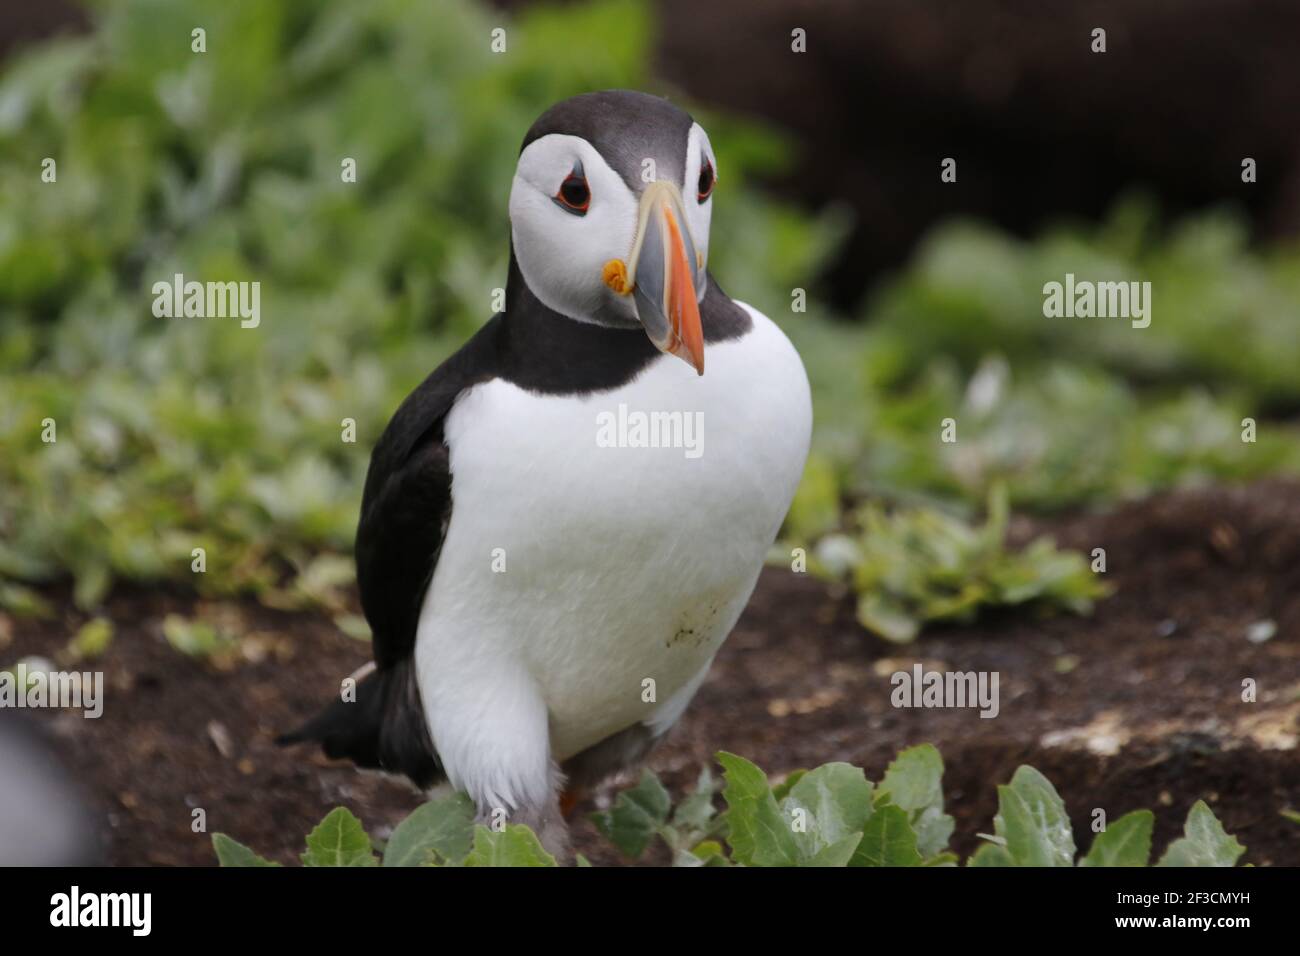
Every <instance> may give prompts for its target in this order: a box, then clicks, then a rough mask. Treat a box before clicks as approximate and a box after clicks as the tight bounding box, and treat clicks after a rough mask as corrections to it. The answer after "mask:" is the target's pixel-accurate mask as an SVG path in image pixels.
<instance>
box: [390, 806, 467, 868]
mask: <svg viewBox="0 0 1300 956" xmlns="http://www.w3.org/2000/svg"><path fill="white" fill-rule="evenodd" d="M473 842H474V803H473V801H471V800H470V798H469V797H467V796H465V795H464V794H462V793H453V794H451V795H450V796H447V797H445V798H443V799H442V800H435V801H431V802H429V803H426V804H424V805H423V806H420V807H417V808H416V809H415V811H414V812H413V813H411V815H410V816H408V817H407V818H406V819H405V820H403V821H402V822H401V823H399V824H398V825H397V827H396V829H394V830H393V835H392V837H390V838H389V840H388V846H386V847H385V848H384V866H422V865H424V864H426V863H433V862H437V860H438V858H441V859H443V860H447V861H452V862H458V861H460V860H463V859H464V858H465V857H466V855H467V854H468V853H469V851H470V848H471V846H473ZM434 854H436V856H435V855H434Z"/></svg>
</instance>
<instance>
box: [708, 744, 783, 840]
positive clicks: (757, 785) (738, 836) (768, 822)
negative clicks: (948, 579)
mask: <svg viewBox="0 0 1300 956" xmlns="http://www.w3.org/2000/svg"><path fill="white" fill-rule="evenodd" d="M717 760H718V763H720V764H722V767H723V776H724V778H725V779H726V782H727V785H726V787H724V788H723V791H722V798H723V799H724V800H725V801H726V802H727V826H728V830H729V836H728V838H727V839H728V842H729V843H730V844H731V849H732V853H733V855H734V857H735V859H736V861H737V862H739V863H743V864H745V865H746V866H795V865H797V864H798V862H799V848H798V845H797V844H796V842H795V838H794V833H793V832H792V831H791V829H790V823H789V821H788V820H786V819H785V817H784V816H783V815H782V814H781V809H780V807H778V806H777V803H776V798H775V797H773V796H772V791H771V790H770V789H769V788H768V785H767V776H766V775H765V774H764V773H763V771H762V770H759V769H758V767H756V766H754V765H753V764H752V763H750V762H749V761H748V760H746V759H745V758H743V757H737V756H736V755H735V754H731V753H727V752H726V751H721V752H719V753H718V755H717Z"/></svg>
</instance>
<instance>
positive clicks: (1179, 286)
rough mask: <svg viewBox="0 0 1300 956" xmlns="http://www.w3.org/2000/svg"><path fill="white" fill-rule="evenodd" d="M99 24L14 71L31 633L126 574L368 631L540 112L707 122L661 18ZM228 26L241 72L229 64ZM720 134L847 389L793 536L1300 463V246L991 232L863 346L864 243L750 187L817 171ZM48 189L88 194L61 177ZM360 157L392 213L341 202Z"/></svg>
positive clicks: (1124, 224) (360, 168)
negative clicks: (998, 501)
mask: <svg viewBox="0 0 1300 956" xmlns="http://www.w3.org/2000/svg"><path fill="white" fill-rule="evenodd" d="M96 10H97V22H96V27H95V29H94V31H93V32H92V33H91V34H90V35H88V36H84V37H77V38H68V39H60V40H55V41H50V42H46V43H44V44H42V45H40V46H39V47H37V48H35V49H33V50H32V51H30V52H28V53H26V54H23V55H20V56H17V57H15V58H12V59H11V60H10V61H9V62H7V63H6V64H5V66H4V72H3V74H0V606H3V607H9V608H11V609H16V610H26V611H29V612H39V611H40V610H41V609H42V608H44V607H46V606H47V605H46V604H45V602H43V601H42V600H41V598H40V596H39V595H37V594H36V593H35V592H33V591H31V590H29V589H27V588H25V587H24V586H23V583H24V582H26V583H31V582H41V581H45V580H49V579H52V578H55V577H57V576H59V575H62V574H65V573H70V574H71V575H72V577H73V579H74V581H75V583H76V591H75V596H76V599H77V602H78V603H79V604H80V605H81V606H83V607H90V606H93V605H95V604H96V603H97V602H98V601H99V599H100V598H101V597H102V596H103V595H104V593H105V592H106V590H107V589H108V587H109V586H110V585H111V583H112V581H113V580H115V579H119V578H126V579H133V580H163V579H181V580H186V581H193V582H195V583H197V586H198V588H199V589H200V590H201V591H203V592H205V593H248V592H252V593H256V594H258V595H259V596H260V597H261V599H262V600H263V601H264V602H266V603H268V604H271V605H273V606H276V607H284V608H293V607H301V606H306V605H323V606H324V607H326V608H327V609H329V610H330V611H332V612H333V613H335V614H337V615H342V616H343V617H340V620H341V621H343V620H346V623H347V627H348V629H349V633H353V632H357V633H363V632H364V627H361V626H359V625H358V621H357V619H355V618H352V617H347V616H346V610H347V603H348V602H347V600H346V598H345V597H344V596H343V595H342V592H341V590H340V589H341V587H343V586H344V585H345V584H346V582H347V581H348V580H349V579H350V568H349V565H348V561H347V559H346V558H341V557H340V555H343V554H346V553H347V552H348V551H349V550H350V546H351V538H352V534H353V530H354V528H355V521H356V513H357V506H358V503H359V497H360V489H361V483H362V479H363V476H364V473H365V468H366V464H367V460H368V451H369V448H370V447H371V445H372V444H373V442H374V440H375V439H376V438H377V437H378V435H379V433H380V431H381V430H382V428H383V426H384V424H385V423H386V421H387V419H388V417H389V416H390V415H391V414H392V411H393V409H394V408H395V407H396V406H397V404H398V403H399V402H400V400H401V399H402V398H403V397H404V396H405V395H406V394H407V392H408V391H409V390H410V389H411V388H412V387H414V385H415V384H416V383H417V382H418V381H419V380H420V379H421V378H423V377H424V376H425V375H426V374H427V373H428V372H429V371H430V370H431V369H432V368H433V367H435V366H436V365H437V363H438V362H439V361H441V360H442V359H443V358H445V357H446V356H447V355H448V354H450V353H451V352H452V351H453V350H454V349H455V348H457V347H458V346H459V345H460V344H461V343H462V342H463V341H464V340H465V339H466V338H467V337H468V336H469V335H471V334H472V333H473V331H474V330H475V329H477V328H478V327H479V326H480V325H481V324H482V323H483V322H484V321H485V320H486V319H487V317H488V315H489V309H490V302H491V294H492V290H493V289H494V288H495V287H498V286H501V285H503V284H504V281H505V271H506V264H507V254H508V224H507V218H506V199H507V196H508V193H509V188H510V182H511V177H512V174H513V169H514V163H515V157H516V155H517V151H518V144H519V142H520V140H521V138H522V136H523V133H524V131H525V130H526V129H527V128H528V126H529V125H530V123H531V122H532V120H533V119H534V118H535V117H536V115H537V114H538V113H540V112H541V111H542V110H543V109H545V108H546V107H547V106H549V105H550V104H551V103H553V102H555V101H556V100H558V99H561V98H563V97H565V96H569V95H572V94H574V93H578V92H582V91H585V90H591V89H600V88H605V87H613V86H620V87H633V88H639V89H646V90H650V91H655V92H671V91H667V90H664V89H662V88H661V86H660V85H659V84H658V83H657V82H656V80H655V79H654V78H653V77H652V76H651V74H650V72H649V68H648V62H649V54H650V49H651V44H652V41H653V23H652V20H651V17H650V14H649V8H648V6H647V5H646V4H644V3H642V2H638V0H595V2H588V3H581V4H566V5H564V6H562V7H559V8H554V9H550V8H537V9H530V10H529V11H528V12H526V13H524V14H522V15H520V16H519V17H517V18H509V17H507V16H506V15H505V14H503V13H500V12H495V11H490V10H489V9H487V8H485V7H482V6H479V5H477V4H474V3H472V2H470V0H375V2H369V3H366V4H329V5H325V4H319V3H316V2H313V0H283V2H278V3H264V2H258V0H230V2H225V3H221V4H212V3H205V2H202V0H119V2H113V3H104V4H103V5H102V6H99V5H97V6H96ZM196 26H202V27H203V28H204V29H205V30H206V45H207V52H206V53H202V54H196V53H193V52H191V46H190V43H191V31H192V30H193V29H194V28H195V27H196ZM497 26H505V27H506V29H507V35H506V42H507V52H506V53H505V54H501V55H498V54H494V53H493V52H492V51H491V49H490V45H489V44H490V37H491V30H492V29H493V28H494V27H497ZM557 51H562V55H560V53H557ZM694 112H695V113H696V115H697V116H698V117H699V118H700V119H701V120H702V121H703V122H704V123H705V125H706V126H708V128H709V130H710V136H711V138H712V140H713V143H714V146H715V150H716V152H717V154H718V156H719V158H720V165H721V171H722V177H723V178H722V181H723V186H722V187H721V192H720V193H719V201H718V209H717V215H716V217H715V223H714V232H713V240H712V242H711V246H710V252H711V260H712V261H711V263H710V264H711V268H712V270H713V271H714V272H715V274H716V275H717V276H718V277H719V280H720V281H721V282H722V284H723V285H724V287H725V288H727V289H728V290H729V291H730V292H732V293H733V294H734V295H736V296H737V297H738V298H741V299H744V300H745V301H748V302H750V303H752V304H754V305H755V306H756V307H758V308H760V309H762V310H763V311H765V312H767V313H768V314H771V315H774V316H775V317H777V319H778V321H780V322H781V324H782V325H783V326H784V327H785V328H786V329H787V331H788V332H789V333H790V335H791V337H792V338H793V339H794V340H795V342H796V344H797V345H798V346H799V348H800V350H801V352H802V353H803V355H804V358H805V362H806V364H807V366H808V369H809V374H810V377H811V378H812V381H813V389H814V400H815V404H816V419H817V432H816V448H815V453H814V455H813V458H812V460H811V461H810V463H809V470H808V473H807V480H805V482H804V484H803V486H802V488H801V490H800V494H799V497H798V499H797V500H796V502H795V506H794V508H793V510H792V513H791V518H790V520H789V522H788V527H787V532H788V534H789V536H790V537H791V538H792V539H794V540H797V541H802V542H808V541H813V540H815V539H817V538H819V537H820V536H822V535H823V534H825V533H827V532H831V531H835V530H839V529H846V530H849V531H851V532H853V533H857V531H859V530H860V525H858V524H857V523H855V521H854V519H853V512H852V511H851V510H849V511H846V507H845V506H846V504H850V503H852V502H855V501H856V500H858V499H860V498H862V497H864V496H867V495H871V496H874V497H877V498H880V499H883V500H884V501H887V502H890V503H892V504H904V505H909V506H921V505H924V506H926V507H929V506H931V505H934V504H936V503H938V504H940V505H942V507H943V508H944V509H945V510H946V512H947V513H950V514H955V515H957V516H961V517H968V516H969V515H970V514H971V513H972V512H973V510H974V509H975V508H977V507H978V506H979V505H980V504H982V503H983V502H984V501H986V500H987V499H988V496H989V494H990V493H991V491H992V489H993V488H995V487H997V486H999V485H1001V486H1005V488H1006V489H1007V491H1008V493H1009V496H1010V502H1011V504H1012V505H1013V506H1016V507H1031V508H1035V509H1044V510H1048V509H1059V508H1066V507H1076V506H1079V505H1095V504H1101V503H1105V502H1108V501H1112V500H1114V499H1116V498H1124V497H1133V496H1138V495H1141V494H1145V493H1148V492H1150V491H1152V490H1155V489H1159V488H1163V487H1168V486H1171V485H1175V484H1180V483H1185V482H1189V481H1197V480H1209V479H1214V480H1225V479H1236V478H1249V477H1254V476H1258V475H1262V474H1267V473H1273V472H1277V471H1280V470H1289V469H1297V468H1300V453H1298V451H1297V449H1298V448H1300V442H1297V439H1296V436H1295V433H1294V431H1293V430H1288V429H1285V428H1282V427H1280V426H1279V425H1277V424H1276V423H1275V422H1273V421H1261V425H1260V432H1259V440H1258V442H1257V443H1255V444H1244V443H1242V442H1241V441H1240V440H1239V433H1240V420H1241V418H1242V417H1244V416H1245V415H1248V414H1266V413H1270V412H1276V411H1281V412H1287V411H1291V410H1294V409H1295V408H1296V407H1300V374H1297V373H1296V369H1297V368H1300V337H1298V336H1296V335H1295V329H1296V328H1297V324H1298V320H1300V315H1298V314H1297V312H1298V311H1300V305H1298V304H1297V303H1300V252H1297V251H1296V250H1294V249H1291V250H1273V251H1266V252H1264V253H1262V254H1261V253H1258V252H1256V251H1252V250H1250V249H1249V248H1248V247H1247V245H1246V242H1245V237H1244V232H1243V230H1242V229H1241V227H1240V226H1239V225H1238V224H1237V223H1235V222H1234V221H1233V220H1232V219H1230V218H1227V217H1224V216H1221V215H1218V214H1213V215H1207V216H1202V217H1198V218H1195V219H1192V220H1189V221H1187V222H1185V223H1182V224H1180V225H1178V226H1177V227H1175V228H1174V229H1172V230H1164V229H1161V228H1160V227H1159V226H1158V225H1157V217H1156V215H1155V213H1154V211H1153V210H1151V209H1149V208H1147V207H1146V206H1144V205H1143V204H1142V203H1141V202H1129V203H1125V204H1122V205H1121V206H1120V207H1118V208H1117V210H1116V212H1115V213H1114V215H1113V216H1112V217H1111V218H1110V219H1109V220H1108V221H1107V222H1106V223H1104V224H1102V225H1101V226H1098V227H1095V228H1080V227H1072V228H1066V229H1061V230H1058V231H1053V232H1051V233H1048V234H1047V235H1045V236H1044V237H1042V238H1041V239H1040V240H1038V241H1035V242H1023V241H1019V240H1014V239H1010V238H1008V237H1006V236H1005V235H1003V234H1001V233H998V232H995V231H992V230H989V229H986V228H982V227H978V226H974V225H970V224H961V223H958V224H953V225H951V226H949V227H947V228H944V229H941V230H939V231H938V232H936V233H935V234H934V235H933V236H932V237H931V238H930V239H929V240H928V241H927V242H926V243H925V245H924V246H923V248H922V249H921V250H920V251H919V253H918V255H917V256H916V259H915V261H914V262H913V264H912V265H911V266H910V267H909V268H908V269H907V270H905V271H904V272H903V273H902V274H901V275H900V276H898V277H897V278H896V279H894V280H893V281H892V282H890V283H889V284H888V285H887V286H886V287H885V288H884V289H883V291H882V292H881V294H880V295H878V296H877V297H876V298H875V300H874V301H873V303H872V305H871V308H870V310H869V312H870V314H869V316H868V318H869V320H870V321H869V322H866V323H864V324H861V325H849V324H836V323H832V322H830V321H828V320H827V318H826V316H825V310H824V309H821V308H820V307H819V306H818V305H817V304H816V303H815V302H814V303H812V304H811V307H810V310H809V312H808V313H807V314H799V313H792V312H791V311H790V302H791V290H792V289H794V288H796V287H798V288H807V287H808V286H809V285H810V284H811V282H812V278H813V277H814V276H815V275H816V274H817V271H818V268H819V266H820V264H821V263H822V262H824V261H825V259H826V257H827V256H828V255H829V254H830V252H831V251H832V250H833V249H834V248H835V246H836V244H837V242H838V240H839V237H840V236H841V234H842V231H843V228H844V225H845V223H844V221H843V218H842V216H840V215H837V214H836V213H834V212H833V211H831V212H828V213H826V214H824V215H821V216H818V217H812V216H809V215H808V214H806V213H801V212H798V211H795V210H793V209H792V208H790V207H787V206H784V205H781V204H779V203H776V202H774V201H772V200H770V199H767V198H764V197H763V196H762V195H761V194H760V193H758V192H757V191H756V190H755V189H753V188H752V187H751V186H750V185H749V183H750V182H751V181H752V179H753V177H754V175H755V174H757V173H762V172H768V171H770V170H771V169H773V168H774V167H779V166H780V165H781V164H782V163H784V162H786V161H787V160H788V158H789V146H788V144H786V143H785V142H784V141H783V140H781V139H780V138H779V137H777V136H776V135H774V134H773V133H772V132H770V131H767V130H764V129H762V128H760V127H757V126H755V125H754V124H752V123H748V122H745V123H742V122H738V121H735V120H731V119H728V118H727V117H724V116H717V115H712V114H710V113H708V112H707V111H700V110H698V109H697V110H695V111H694ZM46 157H50V158H53V159H55V160H56V161H57V163H58V167H57V168H58V180H57V182H56V183H43V182H41V180H40V171H41V164H42V160H43V159H45V158H46ZM344 158H352V159H355V161H356V164H357V172H358V177H357V182H356V183H355V184H345V183H343V182H342V181H341V177H340V168H341V162H342V161H343V159H344ZM177 272H180V273H184V274H185V275H186V276H187V277H190V278H202V279H207V278H220V279H221V280H223V281H232V280H233V281H239V280H248V281H259V282H261V285H262V288H261V291H262V300H261V313H262V321H261V324H260V326H259V327H258V328H256V329H242V328H240V327H239V323H238V322H237V321H234V320H229V319H227V320H222V319H215V320H214V319H157V318H155V317H154V316H153V315H152V312H151V304H152V299H153V296H152V293H151V286H152V284H153V283H154V282H156V281H159V280H165V279H169V278H170V277H171V276H172V275H173V274H175V273H177ZM1067 272H1073V273H1075V274H1076V275H1079V276H1080V277H1081V278H1092V279H1110V278H1114V279H1149V280H1151V281H1152V282H1153V285H1154V287H1155V292H1154V305H1153V308H1154V318H1153V322H1152V325H1151V327H1150V328H1148V329H1143V330H1135V329H1131V328H1130V327H1129V325H1128V323H1127V322H1124V321H1122V320H1096V319H1092V320H1048V319H1045V318H1044V317H1043V315H1042V293H1041V288H1042V284H1043V282H1045V281H1049V280H1052V279H1055V280H1060V279H1061V278H1063V276H1064V275H1065V273H1067ZM949 417H951V418H954V419H955V420H956V421H957V433H958V441H957V442H956V443H951V444H949V443H944V442H942V441H941V440H940V428H941V423H942V421H943V420H944V419H945V418H949ZM46 419H52V420H53V421H54V424H55V428H56V429H57V438H58V441H56V442H54V443H46V442H44V441H42V433H43V431H45V426H44V425H43V422H44V421H45V420H46ZM344 419H352V420H354V421H355V422H356V443H355V444H349V443H345V442H343V441H342V440H341V435H342V431H343V420H344ZM846 515H847V517H846ZM880 520H881V521H884V520H885V519H884V518H883V517H882V518H881V519H880ZM899 520H900V522H901V523H900V524H898V525H897V526H896V527H895V530H899V529H903V528H911V527H912V526H911V524H910V522H911V518H908V517H907V516H903V517H901V518H900V519H899ZM918 520H919V521H920V522H921V523H922V524H924V525H925V526H926V527H933V528H935V529H939V530H943V531H944V534H939V535H938V538H937V539H936V541H937V544H936V546H939V545H942V543H943V541H942V540H941V539H944V536H945V534H947V535H948V536H949V537H951V534H957V533H958V532H956V531H954V530H953V527H952V526H951V525H950V524H949V523H946V522H949V521H950V520H951V519H945V518H942V517H936V518H934V519H933V520H932V519H930V518H925V517H921V518H919V519H918ZM846 526H847V527H846ZM913 530H915V529H913ZM968 531H969V533H970V534H977V532H976V531H974V530H973V529H968ZM910 533H911V532H908V534H910ZM895 537H896V538H900V539H901V538H906V537H907V535H900V536H895ZM895 543H897V542H895ZM196 548H203V549H204V551H205V561H206V572H205V573H202V574H193V573H192V562H194V560H195V553H194V549H196ZM916 553H918V554H926V553H930V554H933V553H934V549H933V548H929V549H927V548H925V547H922V548H920V549H919V550H918V551H917V552H916ZM913 571H915V572H916V573H917V574H918V575H919V576H920V577H919V579H920V580H934V578H933V574H934V573H940V574H942V573H946V572H943V569H942V568H939V569H935V568H931V569H929V570H925V569H918V568H915V567H913ZM1045 581H1046V578H1044V582H1045ZM1040 583H1043V582H1040ZM1045 586H1046V585H1045ZM924 617H925V615H924V614H921V618H924ZM173 630H176V629H173ZM176 634H177V635H179V634H180V631H179V630H176ZM179 643H182V644H187V646H188V645H189V644H194V643H195V642H194V641H186V640H179ZM197 644H199V645H201V644H203V641H198V642H197Z"/></svg>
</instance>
